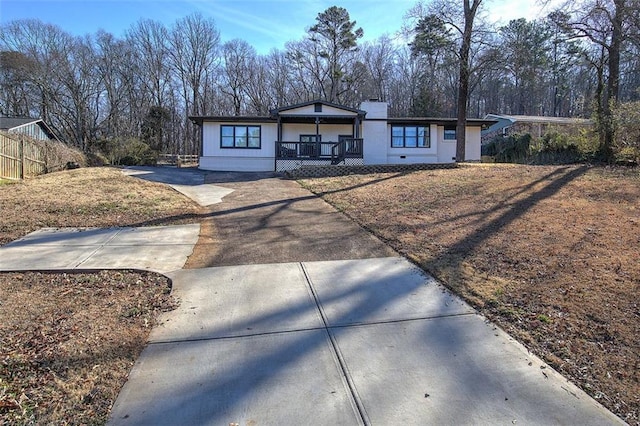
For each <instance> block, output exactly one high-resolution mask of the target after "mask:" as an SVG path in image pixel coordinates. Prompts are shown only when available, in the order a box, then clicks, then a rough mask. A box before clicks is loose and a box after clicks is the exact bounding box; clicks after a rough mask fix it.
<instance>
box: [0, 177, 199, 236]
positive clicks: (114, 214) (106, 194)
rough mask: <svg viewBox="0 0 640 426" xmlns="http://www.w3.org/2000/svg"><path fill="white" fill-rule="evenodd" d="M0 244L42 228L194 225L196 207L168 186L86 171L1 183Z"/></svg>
mask: <svg viewBox="0 0 640 426" xmlns="http://www.w3.org/2000/svg"><path fill="white" fill-rule="evenodd" d="M0 211H1V212H2V218H1V219H0V220H1V221H0V245H2V244H6V243H8V242H10V241H13V240H15V239H17V238H20V237H22V236H24V235H26V234H28V233H30V232H33V231H35V230H38V229H40V228H43V227H67V226H71V227H94V226H95V227H110V226H152V225H170V224H178V223H186V222H197V217H196V214H197V213H198V206H197V205H196V204H194V203H193V202H192V201H191V200H189V199H188V198H186V197H184V196H182V195H181V194H179V193H177V192H176V191H174V190H173V189H171V188H169V187H168V186H167V185H164V184H160V183H154V182H147V181H143V180H141V179H137V178H133V177H130V176H125V175H124V174H123V173H122V172H121V171H120V170H119V169H116V168H110V167H91V168H80V169H76V170H68V171H63V172H57V173H51V174H48V175H43V176H39V177H36V178H33V179H27V180H25V181H21V182H15V183H7V181H3V183H1V184H0Z"/></svg>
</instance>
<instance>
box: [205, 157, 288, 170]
mask: <svg viewBox="0 0 640 426" xmlns="http://www.w3.org/2000/svg"><path fill="white" fill-rule="evenodd" d="M199 168H200V169H202V170H213V171H220V172H272V171H273V170H274V169H275V158H273V157H263V158H256V157H231V156H225V157H201V158H200V166H199Z"/></svg>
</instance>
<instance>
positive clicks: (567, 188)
mask: <svg viewBox="0 0 640 426" xmlns="http://www.w3.org/2000/svg"><path fill="white" fill-rule="evenodd" d="M301 183H302V184H303V186H305V187H307V188H309V189H311V190H312V191H313V192H315V193H318V194H321V195H322V197H323V198H324V199H325V200H327V201H328V202H330V203H331V204H333V205H334V206H335V207H336V208H338V209H339V210H341V211H343V212H344V213H346V214H347V215H348V216H350V217H351V218H353V219H354V220H355V221H356V222H358V223H360V224H361V225H362V226H363V227H365V228H367V229H369V230H370V231H371V232H373V233H374V234H375V235H377V236H378V237H379V238H381V239H382V240H383V241H385V242H387V243H388V244H389V245H390V246H391V247H393V248H394V249H395V250H397V251H398V252H400V253H402V254H404V255H405V256H407V257H408V258H410V259H412V260H413V261H415V262H416V263H417V264H419V265H420V266H421V267H422V268H424V269H425V270H426V271H428V272H430V273H432V274H433V275H435V276H436V277H438V278H439V279H440V280H441V281H442V282H444V283H445V284H446V285H447V286H448V287H449V288H450V289H452V290H453V291H454V292H456V293H457V294H459V295H461V296H462V297H463V298H464V299H466V300H467V301H468V302H470V303H471V304H473V305H474V306H475V307H476V308H478V309H479V310H480V311H481V312H482V313H483V314H484V315H486V316H487V317H489V318H490V319H491V320H493V321H495V322H497V323H498V324H499V325H501V326H502V327H503V328H505V329H506V330H507V331H508V332H509V333H510V334H511V335H513V336H514V337H516V338H518V339H519V340H520V341H521V342H522V343H524V344H525V345H526V346H527V347H528V348H529V349H530V350H531V351H533V352H535V353H536V354H538V355H539V356H541V357H542V358H544V359H545V360H546V361H547V362H549V363H550V364H551V365H552V366H553V367H555V368H556V369H557V370H559V371H560V372H561V373H563V374H564V375H565V376H567V377H568V378H570V379H571V380H572V381H573V382H575V383H576V384H577V385H579V386H580V387H582V389H584V390H585V391H586V392H588V393H589V394H590V395H592V396H593V397H594V398H595V399H597V400H598V401H600V402H601V403H602V404H603V405H605V406H606V407H607V408H608V409H610V410H611V411H613V412H614V413H616V414H617V415H618V416H620V417H621V418H622V419H624V420H625V421H627V422H629V423H631V424H640V420H639V419H640V396H639V395H640V304H639V302H638V294H640V262H639V261H638V250H639V248H640V174H639V173H638V171H637V170H635V171H634V170H628V169H606V168H592V167H586V166H572V167H527V166H501V165H495V166H483V165H477V166H467V167H463V168H459V169H454V170H435V171H420V172H412V173H405V174H376V175H364V176H348V177H336V178H324V179H307V180H304V181H301Z"/></svg>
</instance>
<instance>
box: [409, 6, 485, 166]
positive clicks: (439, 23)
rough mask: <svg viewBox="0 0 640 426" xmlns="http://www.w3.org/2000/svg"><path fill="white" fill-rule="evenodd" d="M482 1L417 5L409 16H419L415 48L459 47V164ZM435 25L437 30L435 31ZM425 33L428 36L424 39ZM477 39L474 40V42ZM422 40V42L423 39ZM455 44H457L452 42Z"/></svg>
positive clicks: (457, 157) (463, 151) (464, 142)
mask: <svg viewBox="0 0 640 426" xmlns="http://www.w3.org/2000/svg"><path fill="white" fill-rule="evenodd" d="M481 4H482V0H457V1H456V2H455V3H451V2H448V1H445V0H436V1H433V2H431V3H430V4H429V5H428V6H425V5H424V4H423V3H418V4H417V5H416V6H415V7H414V8H413V9H412V10H411V11H410V12H409V14H408V18H409V19H411V18H413V19H414V20H415V18H416V17H419V21H418V22H417V25H414V28H415V30H414V31H415V36H414V43H413V45H414V46H417V50H418V51H420V50H421V49H422V50H425V49H426V50H427V51H428V50H436V49H441V48H443V47H445V48H446V47H449V46H452V45H456V46H457V59H458V90H457V93H458V96H457V116H458V122H457V126H456V139H457V144H456V161H464V158H465V144H466V127H467V107H468V100H469V81H470V78H471V74H472V64H471V58H472V47H473V45H474V44H477V43H478V40H477V36H478V34H480V32H479V31H477V30H476V29H475V28H474V24H475V23H476V16H477V15H478V13H479V11H480V6H481ZM433 25H436V28H435V29H434V28H433ZM425 32H426V33H427V34H426V37H423V36H424V35H425ZM474 37H475V39H474ZM421 39H422V40H421ZM452 41H454V43H451V42H452Z"/></svg>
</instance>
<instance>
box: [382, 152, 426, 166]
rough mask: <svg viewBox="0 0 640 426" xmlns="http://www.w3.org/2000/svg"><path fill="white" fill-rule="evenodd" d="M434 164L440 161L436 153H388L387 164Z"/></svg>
mask: <svg viewBox="0 0 640 426" xmlns="http://www.w3.org/2000/svg"><path fill="white" fill-rule="evenodd" d="M423 163H425V164H432V163H438V156H437V155H435V154H415V153H414V154H412V155H404V154H402V155H400V154H389V155H387V164H423Z"/></svg>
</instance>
